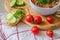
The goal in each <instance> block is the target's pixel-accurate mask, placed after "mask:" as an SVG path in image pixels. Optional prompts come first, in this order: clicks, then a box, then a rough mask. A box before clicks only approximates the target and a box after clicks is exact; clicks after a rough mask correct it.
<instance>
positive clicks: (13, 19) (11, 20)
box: [7, 16, 17, 23]
mask: <svg viewBox="0 0 60 40" xmlns="http://www.w3.org/2000/svg"><path fill="white" fill-rule="evenodd" d="M7 21H8V22H9V23H15V22H16V21H17V20H16V18H15V17H14V16H12V19H10V20H7Z"/></svg>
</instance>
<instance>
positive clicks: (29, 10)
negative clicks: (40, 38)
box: [4, 0, 60, 30]
mask: <svg viewBox="0 0 60 40" xmlns="http://www.w3.org/2000/svg"><path fill="white" fill-rule="evenodd" d="M11 1H12V0H5V4H4V6H5V9H6V10H7V12H12V11H14V10H16V9H19V8H21V7H20V6H15V7H12V8H11V7H10V6H9V4H10V2H11ZM23 1H24V2H25V3H26V5H25V6H24V7H22V8H24V9H25V10H26V13H25V14H26V15H27V14H31V15H33V16H41V17H42V19H43V22H42V23H41V24H39V25H38V24H33V23H28V22H26V20H25V17H26V16H25V17H24V18H23V21H24V22H25V23H26V24H28V25H30V26H32V27H33V26H37V27H38V28H39V29H42V30H47V29H57V28H59V26H60V20H58V18H56V17H55V16H54V15H51V16H52V17H54V19H55V20H54V23H52V24H50V23H48V22H47V21H46V17H45V16H42V15H40V14H38V13H37V12H35V11H34V10H33V9H32V8H31V6H30V4H29V0H23Z"/></svg>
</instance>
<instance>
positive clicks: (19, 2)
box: [16, 0, 25, 6]
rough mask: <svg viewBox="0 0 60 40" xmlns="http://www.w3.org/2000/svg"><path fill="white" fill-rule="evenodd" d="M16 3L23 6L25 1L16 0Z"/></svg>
mask: <svg viewBox="0 0 60 40" xmlns="http://www.w3.org/2000/svg"><path fill="white" fill-rule="evenodd" d="M16 4H17V5H18V6H24V5H25V3H24V1H23V0H17V2H16Z"/></svg>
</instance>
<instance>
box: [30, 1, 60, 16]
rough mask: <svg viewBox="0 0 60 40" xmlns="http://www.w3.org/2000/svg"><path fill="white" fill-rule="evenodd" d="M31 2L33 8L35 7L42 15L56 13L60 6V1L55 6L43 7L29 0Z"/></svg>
mask: <svg viewBox="0 0 60 40" xmlns="http://www.w3.org/2000/svg"><path fill="white" fill-rule="evenodd" d="M29 2H30V5H31V7H32V9H34V10H35V11H36V12H38V13H39V14H42V15H50V14H54V13H55V12H56V11H57V10H58V9H59V7H60V2H59V4H57V5H56V6H54V7H53V8H41V7H38V6H36V5H35V4H33V3H32V1H31V0H29Z"/></svg>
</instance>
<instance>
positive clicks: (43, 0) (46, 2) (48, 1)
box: [37, 0, 50, 4]
mask: <svg viewBox="0 0 60 40" xmlns="http://www.w3.org/2000/svg"><path fill="white" fill-rule="evenodd" d="M37 1H38V3H44V4H49V3H50V0H37Z"/></svg>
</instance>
